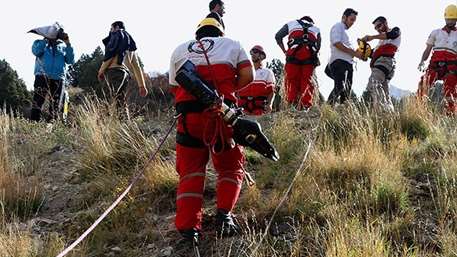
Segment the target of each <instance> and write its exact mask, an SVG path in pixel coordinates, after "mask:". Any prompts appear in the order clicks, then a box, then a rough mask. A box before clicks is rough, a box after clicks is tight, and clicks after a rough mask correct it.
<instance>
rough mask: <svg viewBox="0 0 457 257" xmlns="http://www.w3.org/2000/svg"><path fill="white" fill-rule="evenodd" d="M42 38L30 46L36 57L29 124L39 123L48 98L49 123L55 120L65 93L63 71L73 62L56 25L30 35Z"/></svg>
mask: <svg viewBox="0 0 457 257" xmlns="http://www.w3.org/2000/svg"><path fill="white" fill-rule="evenodd" d="M29 32H31V33H35V34H38V35H41V36H43V37H44V39H38V40H35V41H34V42H33V46H32V53H33V55H35V57H36V59H35V83H34V84H33V87H34V92H33V103H32V113H31V117H30V118H31V120H33V121H39V120H40V119H41V108H42V106H43V103H44V101H45V100H46V98H47V97H49V100H50V103H49V113H50V118H51V120H55V119H56V118H57V114H58V112H59V111H60V110H59V103H60V99H61V97H62V93H63V92H64V83H63V81H64V79H65V72H66V70H65V68H66V65H67V64H73V63H74V62H75V55H74V52H73V47H72V45H71V44H70V39H69V37H68V34H67V33H65V32H64V29H63V27H62V26H61V25H60V24H59V23H55V24H54V25H51V26H45V27H39V28H36V29H33V30H31V31H29Z"/></svg>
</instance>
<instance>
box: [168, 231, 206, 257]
mask: <svg viewBox="0 0 457 257" xmlns="http://www.w3.org/2000/svg"><path fill="white" fill-rule="evenodd" d="M179 233H180V234H181V236H182V237H183V238H182V239H181V240H179V241H178V242H177V243H176V246H175V252H174V254H175V255H173V256H192V257H194V256H195V257H200V252H199V250H198V243H199V240H200V231H199V230H197V229H188V230H181V231H179Z"/></svg>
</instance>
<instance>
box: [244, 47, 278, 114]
mask: <svg viewBox="0 0 457 257" xmlns="http://www.w3.org/2000/svg"><path fill="white" fill-rule="evenodd" d="M250 54H251V60H252V62H253V64H254V69H255V77H254V81H253V82H252V83H250V84H249V85H248V86H247V87H245V88H243V89H241V90H240V91H238V92H237V96H238V106H240V107H243V111H244V112H245V114H247V115H253V116H260V115H263V114H265V113H269V112H271V111H272V108H273V98H274V96H275V93H274V92H275V83H276V81H275V76H274V74H273V71H272V70H270V69H268V68H264V67H263V63H262V62H263V60H265V58H266V57H267V55H266V53H265V51H264V49H263V47H262V46H260V45H256V46H254V47H252V49H251V51H250Z"/></svg>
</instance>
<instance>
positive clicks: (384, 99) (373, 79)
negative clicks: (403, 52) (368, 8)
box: [362, 16, 401, 111]
mask: <svg viewBox="0 0 457 257" xmlns="http://www.w3.org/2000/svg"><path fill="white" fill-rule="evenodd" d="M373 25H374V28H375V30H377V31H378V33H379V34H377V35H373V36H369V35H367V36H365V37H363V38H362V41H364V42H370V41H371V40H373V39H379V43H378V45H377V46H376V48H375V49H374V51H373V53H372V55H371V62H370V68H371V76H370V78H369V80H368V86H367V91H368V92H369V94H370V96H371V101H372V104H373V105H374V107H377V106H379V107H381V108H382V109H383V110H387V111H393V110H394V107H393V104H392V100H391V98H390V94H389V82H390V80H391V79H392V78H393V76H394V72H395V53H396V52H397V51H398V48H399V47H400V43H401V32H400V28H398V27H394V28H392V29H391V28H389V25H388V23H387V19H386V18H385V17H383V16H379V17H377V18H376V19H375V20H374V21H373Z"/></svg>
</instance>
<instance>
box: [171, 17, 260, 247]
mask: <svg viewBox="0 0 457 257" xmlns="http://www.w3.org/2000/svg"><path fill="white" fill-rule="evenodd" d="M223 35H224V29H223V27H222V25H221V24H220V23H219V22H218V21H217V20H216V19H214V18H205V19H204V20H203V21H202V22H201V23H200V24H199V26H198V28H197V31H196V40H191V41H188V42H186V43H183V44H181V45H180V46H178V47H177V48H176V50H175V51H174V52H173V55H172V57H171V62H170V74H169V80H170V85H171V86H172V92H173V93H174V95H175V100H176V111H177V112H178V113H179V114H180V116H179V118H178V125H177V136H176V170H177V172H178V174H179V177H180V179H179V184H178V189H177V196H176V197H177V198H176V207H177V210H176V220H175V225H176V228H177V230H178V231H179V232H180V234H181V235H182V236H183V238H184V240H187V241H192V242H198V238H199V236H200V233H201V228H202V227H201V221H202V216H203V212H202V205H203V192H204V185H205V173H206V165H207V163H208V161H209V158H210V157H211V159H212V162H213V166H214V168H215V170H216V171H217V188H216V198H217V213H216V229H217V232H218V234H219V235H221V236H231V235H233V234H235V233H237V232H238V227H237V225H236V224H235V222H234V220H233V218H232V213H231V211H232V209H233V207H234V206H235V204H236V202H237V200H238V197H239V194H240V190H241V185H242V182H243V177H244V172H243V163H244V155H243V148H242V147H241V146H240V145H237V144H235V143H234V142H233V139H232V137H231V136H232V133H233V129H232V127H230V126H228V125H226V124H225V123H224V122H223V120H222V118H221V117H220V116H218V115H215V113H214V112H212V111H211V110H208V109H207V107H206V106H202V104H201V103H200V102H199V101H198V99H197V98H196V97H194V96H193V95H192V94H190V93H189V92H187V91H186V90H185V89H184V88H183V87H182V86H180V85H178V83H177V82H176V75H177V73H178V72H179V70H180V68H181V67H182V66H183V64H184V63H186V62H187V61H191V62H192V63H193V64H194V65H195V66H196V71H197V73H198V76H199V77H200V78H202V79H203V80H204V81H205V82H206V83H207V84H208V85H209V86H211V87H212V88H213V89H215V90H216V92H217V93H218V94H219V96H222V97H223V99H224V102H225V103H226V104H227V105H231V106H233V105H234V104H235V103H236V100H237V99H236V97H235V92H236V91H237V90H239V89H241V88H243V87H245V86H246V85H248V84H249V83H251V82H252V80H253V69H252V64H251V62H250V60H249V58H248V56H247V54H246V52H245V50H244V49H243V47H242V46H241V45H240V43H239V42H238V41H235V40H232V39H229V38H226V37H223Z"/></svg>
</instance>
